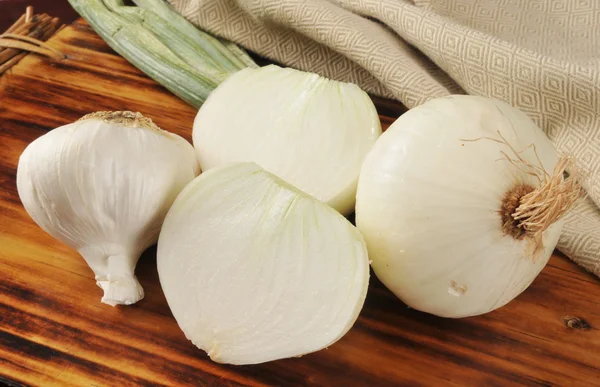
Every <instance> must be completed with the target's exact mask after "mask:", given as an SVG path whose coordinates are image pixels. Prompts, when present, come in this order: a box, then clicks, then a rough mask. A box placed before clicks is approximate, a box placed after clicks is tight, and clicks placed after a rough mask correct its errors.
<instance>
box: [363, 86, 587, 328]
mask: <svg viewBox="0 0 600 387" xmlns="http://www.w3.org/2000/svg"><path fill="white" fill-rule="evenodd" d="M572 167H573V166H572V163H571V160H570V159H569V158H568V157H565V156H563V157H560V158H559V157H558V155H557V152H556V150H555V149H554V147H553V145H552V144H551V143H550V141H549V140H548V138H547V137H546V135H545V134H544V132H543V131H542V130H541V129H540V128H539V127H537V126H536V125H535V123H534V122H533V121H532V120H531V119H529V118H528V117H527V116H526V115H525V114H524V113H522V112H521V111H519V110H517V109H515V108H513V107H512V106H510V105H508V104H505V103H503V102H500V101H496V100H493V99H488V98H483V97H475V96H450V97H445V98H439V99H435V100H431V101H429V102H427V103H425V104H423V105H421V106H419V107H416V108H414V109H412V110H410V111H408V112H407V113H406V114H404V115H403V116H401V117H400V118H399V119H398V120H397V121H396V122H394V124H393V125H392V126H391V127H390V128H389V129H388V130H387V132H385V133H384V134H383V135H382V136H381V137H380V139H379V140H378V142H377V143H376V144H375V146H374V147H373V149H372V151H371V152H370V153H369V155H368V156H367V159H366V160H365V163H364V165H363V167H362V171H361V175H360V179H359V184H358V192H357V203H356V223H357V227H358V228H359V230H360V231H361V232H362V234H363V236H364V238H365V241H366V242H367V247H368V249H369V256H370V258H371V259H372V260H373V263H372V266H373V270H374V271H375V273H376V275H377V277H378V278H379V279H380V280H381V281H382V282H383V283H384V284H385V285H386V286H387V287H388V288H389V289H390V290H391V291H392V292H394V293H395V294H396V295H397V296H398V297H399V298H401V299H402V300H403V301H404V302H406V303H407V304H408V305H409V306H411V307H413V308H415V309H418V310H421V311H424V312H429V313H432V314H435V315H439V316H444V317H465V316H471V315H478V314H482V313H486V312H489V311H491V310H494V309H496V308H498V307H501V306H503V305H505V304H506V303H508V302H509V301H511V300H512V299H513V298H515V297H516V296H517V295H519V294H520V293H521V292H522V291H523V290H525V289H526V288H527V287H528V286H529V284H531V282H532V281H533V280H534V279H535V277H536V276H537V275H538V273H539V272H540V271H541V270H542V268H543V267H544V265H545V264H546V262H547V261H548V259H549V257H550V255H551V254H552V251H553V250H554V248H555V246H556V244H557V241H558V238H559V236H560V233H561V229H562V226H563V220H562V217H563V215H564V214H565V213H566V212H567V211H568V210H569V209H570V208H571V207H572V206H573V204H574V202H575V201H576V200H577V199H578V198H579V197H580V196H581V193H582V190H581V187H580V186H579V184H578V182H577V176H576V171H575V170H573V169H572ZM567 168H571V175H570V176H569V177H567V178H563V173H564V172H565V169H567Z"/></svg>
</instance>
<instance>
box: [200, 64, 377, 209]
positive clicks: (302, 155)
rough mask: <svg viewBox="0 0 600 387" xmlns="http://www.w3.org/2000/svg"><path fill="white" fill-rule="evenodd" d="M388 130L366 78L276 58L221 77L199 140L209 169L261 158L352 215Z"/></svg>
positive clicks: (204, 109)
mask: <svg viewBox="0 0 600 387" xmlns="http://www.w3.org/2000/svg"><path fill="white" fill-rule="evenodd" d="M380 134H381V124H380V122H379V117H378V115H377V111H376V110H375V106H374V105H373V102H372V101H371V99H370V98H369V96H368V95H367V94H366V93H365V92H364V91H362V90H361V89H360V88H359V87H358V86H356V85H354V84H350V83H342V82H337V81H333V80H328V79H325V78H323V77H320V76H318V75H316V74H311V73H307V72H302V71H298V70H294V69H290V68H280V67H277V66H275V65H269V66H266V67H262V68H259V69H244V70H241V71H239V72H237V73H236V74H234V75H232V76H231V77H229V78H228V79H227V80H226V81H225V82H223V83H222V84H221V85H219V87H217V89H215V91H214V92H213V93H212V94H211V95H210V96H209V97H208V99H207V101H206V102H205V103H204V105H202V107H201V108H200V110H199V111H198V115H197V116H196V120H195V121H194V132H193V140H194V147H195V149H196V152H197V155H198V160H199V162H200V167H201V168H202V170H203V171H206V170H208V169H211V168H214V167H217V166H219V165H223V164H225V163H228V162H236V161H249V162H255V163H257V164H259V165H260V166H261V167H263V168H264V169H266V170H267V171H269V172H271V173H274V174H275V175H277V176H279V177H280V178H282V179H284V180H285V181H287V182H289V183H290V184H292V185H294V186H295V187H297V188H298V189H300V190H302V191H304V192H306V193H308V194H310V195H312V196H314V197H315V198H317V199H319V200H321V201H323V202H325V203H327V204H329V205H330V206H332V207H333V208H335V209H336V210H338V211H339V212H341V213H342V214H344V215H347V214H348V213H351V212H352V211H353V210H354V202H355V196H356V184H357V181H358V174H359V172H360V166H361V165H362V162H363V160H364V158H365V156H366V154H367V153H368V151H369V150H370V149H371V147H372V146H373V144H374V143H375V140H377V138H378V137H379V135H380Z"/></svg>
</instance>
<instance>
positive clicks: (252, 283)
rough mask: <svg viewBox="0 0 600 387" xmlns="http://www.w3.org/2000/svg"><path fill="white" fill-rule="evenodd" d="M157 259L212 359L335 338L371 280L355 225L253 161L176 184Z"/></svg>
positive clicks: (183, 323)
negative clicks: (177, 192)
mask: <svg viewBox="0 0 600 387" xmlns="http://www.w3.org/2000/svg"><path fill="white" fill-rule="evenodd" d="M157 261H158V273H159V277H160V283H161V286H162V289H163V291H164V293H165V296H166V298H167V301H168V303H169V307H170V308H171V311H172V312H173V315H174V316H175V319H176V320H177V323H178V324H179V327H180V328H181V329H182V330H183V332H184V333H185V335H186V337H187V338H188V339H189V340H191V341H192V342H193V343H194V344H195V345H196V346H198V347H200V348H201V349H204V350H205V351H207V352H208V355H209V356H210V357H211V359H212V360H214V361H216V362H219V363H232V364H255V363H262V362H266V361H270V360H276V359H282V358H287V357H293V356H300V355H303V354H307V353H310V352H314V351H317V350H320V349H322V348H325V347H327V346H329V345H331V344H333V343H334V342H336V341H337V340H338V339H340V338H341V337H342V336H343V335H344V334H345V333H346V332H347V331H348V330H349V329H350V328H351V327H352V325H353V324H354V321H355V320H356V318H357V317H358V314H359V312H360V310H361V308H362V305H363V303H364V300H365V296H366V293H367V287H368V282H369V262H368V258H367V250H366V246H365V244H364V241H363V239H362V237H361V235H360V233H359V232H358V230H356V228H355V227H354V226H353V225H352V224H351V223H350V222H349V221H348V220H347V219H345V218H344V217H343V216H341V215H340V214H339V213H337V212H336V211H335V210H333V209H332V208H331V207H329V206H327V205H325V204H323V203H322V202H320V201H319V200H317V199H315V198H313V197H311V196H309V195H307V194H305V193H303V192H301V191H299V190H298V189H296V188H295V187H293V186H291V185H289V184H288V183H286V182H284V181H283V180H281V179H280V178H278V177H276V176H275V175H273V174H271V173H269V172H267V171H265V170H263V169H262V168H260V167H259V166H258V165H256V164H254V163H234V164H231V165H226V166H223V167H218V168H214V169H211V170H209V171H207V172H204V173H203V174H202V175H200V176H199V177H198V178H196V179H195V180H194V181H192V182H191V183H190V184H189V185H188V186H187V187H186V188H185V189H184V190H183V191H182V192H181V194H180V195H179V196H178V197H177V199H176V200H175V202H174V204H173V206H172V207H171V209H170V210H169V213H168V215H167V217H166V219H165V222H164V224H163V228H162V231H161V233H160V238H159V241H158V252H157Z"/></svg>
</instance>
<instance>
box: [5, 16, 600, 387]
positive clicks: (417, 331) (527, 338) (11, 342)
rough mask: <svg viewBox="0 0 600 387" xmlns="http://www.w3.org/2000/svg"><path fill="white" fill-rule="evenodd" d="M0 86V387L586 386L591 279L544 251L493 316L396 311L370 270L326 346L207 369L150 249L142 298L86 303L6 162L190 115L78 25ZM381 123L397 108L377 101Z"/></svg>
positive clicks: (599, 312) (85, 288)
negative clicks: (117, 129) (110, 130)
mask: <svg viewBox="0 0 600 387" xmlns="http://www.w3.org/2000/svg"><path fill="white" fill-rule="evenodd" d="M50 44H51V45H53V46H54V47H56V48H58V49H59V50H61V51H63V52H64V53H66V54H67V55H68V59H66V60H64V61H62V62H59V63H50V62H48V61H47V60H45V59H41V58H39V57H37V56H35V55H29V56H27V57H26V58H25V59H24V60H22V61H21V62H20V63H19V64H18V65H17V66H16V67H14V68H13V69H12V71H10V72H9V73H7V74H6V75H4V76H3V77H0V184H1V187H2V190H1V191H0V273H1V274H0V276H1V277H0V278H1V281H0V381H1V382H4V383H6V384H8V385H21V384H25V385H36V386H129V385H144V386H148V385H194V386H266V385H269V386H303V385H313V386H341V387H345V386H392V385H406V386H417V385H423V386H443V385H450V386H465V385H471V386H506V385H517V384H520V385H544V386H546V385H557V386H571V385H572V386H586V385H590V386H592V385H596V386H598V385H600V332H599V331H598V329H597V328H596V327H600V283H599V281H598V280H597V279H596V278H595V277H592V276H591V275H589V274H586V273H584V272H583V271H582V270H580V269H579V268H578V267H577V266H576V265H574V264H573V263H571V262H570V261H568V260H567V259H566V258H564V257H561V256H559V255H555V256H553V257H552V259H551V260H550V263H549V265H548V266H547V267H546V268H545V269H544V271H543V272H542V274H541V275H540V276H539V277H538V278H537V279H536V280H535V282H534V283H533V285H532V286H531V287H530V288H529V289H527V290H526V291H525V292H524V293H523V294H522V295H521V296H519V297H518V298H517V299H516V300H515V301H513V302H512V303H510V304H509V305H508V306H506V307H504V308H501V309H500V310H497V311H495V312H492V313H489V314H487V315H484V316H480V317H473V318H467V319H461V320H450V319H442V318H436V317H433V316H430V315H426V314H423V313H419V312H416V311H414V310H411V309H409V308H407V307H406V306H405V305H404V304H403V303H402V302H400V301H399V300H398V299H397V298H396V297H394V296H393V295H392V293H390V292H389V291H388V290H386V289H385V288H384V287H383V286H382V285H381V283H380V282H378V281H377V280H376V278H375V277H374V276H372V281H371V286H370V290H369V294H368V296H367V301H366V305H365V308H364V310H363V311H362V313H361V315H360V318H359V319H358V321H357V323H356V325H355V326H354V327H353V328H352V330H350V332H349V333H348V334H347V335H346V336H345V337H343V338H342V339H341V340H340V341H339V342H337V343H336V344H334V345H333V346H331V347H330V348H329V349H327V350H323V351H320V352H317V353H314V354H310V355H306V356H304V357H302V358H295V359H287V360H281V361H276V362H271V363H267V364H261V365H254V366H225V365H219V364H216V363H213V362H212V361H210V360H209V359H208V357H207V356H206V354H205V353H204V352H202V351H201V350H199V349H197V348H196V347H194V346H193V345H192V344H191V343H190V342H188V341H187V340H186V339H185V337H184V335H183V333H182V332H181V331H180V330H179V328H178V327H177V324H176V323H175V320H174V319H173V317H172V315H171V312H170V311H169V308H168V306H167V303H166V301H165V298H164V295H163V293H162V291H161V288H160V285H159V281H158V275H157V272H156V257H155V249H154V248H151V249H150V250H149V251H147V252H146V253H145V254H144V255H143V256H142V258H141V260H140V262H139V265H138V268H137V274H138V277H139V280H140V282H141V284H142V286H143V287H144V289H145V290H146V298H145V299H144V300H142V301H141V302H139V303H138V304H136V305H133V306H128V307H115V308H113V307H110V306H108V305H104V304H101V303H100V297H101V290H100V289H99V288H98V287H96V285H95V283H94V277H93V274H92V271H91V270H90V269H89V268H88V267H87V266H86V264H85V262H84V261H83V259H82V258H81V257H79V255H78V254H77V253H76V252H75V251H73V250H71V249H70V248H67V247H66V246H64V245H62V244H61V243H59V242H57V241H55V240H54V239H52V238H51V237H50V236H48V235H47V234H46V233H44V232H43V231H42V230H41V229H40V228H38V227H37V226H36V225H35V224H34V222H33V221H32V220H31V219H30V218H29V217H28V215H27V214H26V212H25V210H24V209H23V207H22V205H21V202H20V201H19V197H18V195H17V190H16V187H15V174H16V167H17V161H18V157H19V155H20V154H21V152H22V151H23V149H24V148H25V146H27V144H28V143H30V142H31V141H33V140H34V139H35V138H37V137H39V136H40V135H42V134H44V133H46V132H47V131H49V130H51V129H53V128H55V127H58V126H60V125H64V124H66V123H69V122H72V121H74V120H76V119H77V118H79V117H81V116H82V115H84V114H86V113H89V112H92V111H97V110H133V111H140V112H142V113H144V114H145V115H147V116H149V117H151V118H152V119H153V120H154V121H155V122H156V123H157V124H158V125H159V126H161V127H163V128H164V129H167V130H170V131H172V132H175V133H178V134H180V135H182V136H183V137H185V138H186V139H188V140H190V139H191V127H192V121H193V118H194V116H195V113H196V112H195V110H194V109H192V108H190V107H189V106H187V105H186V104H184V103H183V102H181V101H180V100H178V99H177V98H176V97H174V96H172V95H171V94H169V93H168V92H167V91H165V90H164V89H163V88H162V87H161V86H159V85H157V84H156V83H155V82H153V81H152V80H150V79H148V78H147V77H146V76H144V75H143V74H142V73H140V72H139V71H138V70H136V69H135V68H134V67H132V66H131V65H129V64H128V63H127V62H126V61H125V60H123V59H122V58H120V57H119V56H117V55H116V54H115V53H114V52H113V51H112V50H110V49H109V48H108V47H107V46H106V45H105V44H104V43H103V41H102V40H101V39H100V38H99V37H98V36H97V35H95V34H94V33H93V31H92V30H91V29H90V28H89V27H88V26H87V25H86V24H85V23H84V22H81V21H78V22H76V23H75V24H73V25H72V26H70V27H68V28H66V29H64V30H62V31H61V32H60V33H59V34H58V35H57V36H55V37H54V38H53V39H52V40H51V41H50ZM377 105H378V108H379V109H380V113H381V118H382V121H383V123H384V126H385V127H387V126H388V125H389V124H390V123H391V122H392V121H393V120H394V118H395V117H397V115H398V114H400V110H399V108H398V105H397V104H395V103H392V102H389V101H388V102H385V101H380V100H378V101H377Z"/></svg>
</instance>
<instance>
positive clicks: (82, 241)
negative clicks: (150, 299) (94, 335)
mask: <svg viewBox="0 0 600 387" xmlns="http://www.w3.org/2000/svg"><path fill="white" fill-rule="evenodd" d="M198 173H199V168H198V164H197V161H196V159H195V154H194V150H193V148H192V146H191V145H190V144H189V143H188V142H187V141H185V140H184V139H183V138H181V137H179V136H177V135H175V134H171V133H169V132H166V131H164V130H162V129H159V128H158V127H157V126H156V125H155V124H154V123H152V121H151V120H150V119H148V118H145V117H143V116H142V115H141V114H139V113H137V114H136V113H132V112H112V113H111V112H97V113H92V114H89V115H87V116H85V117H83V118H81V119H80V120H78V121H76V122H74V123H71V124H68V125H65V126H61V127H59V128H57V129H54V130H52V131H50V132H48V133H46V134H45V135H43V136H41V137H40V138H38V139H36V140H35V141H33V142H32V143H31V144H29V146H27V148H26V149H25V151H24V152H23V154H22V155H21V157H20V159H19V165H18V169H17V188H18V191H19V196H20V198H21V201H22V202H23V205H24V206H25V209H26V210H27V212H28V213H29V215H30V216H31V218H32V219H33V220H34V221H35V222H36V223H37V224H38V225H39V226H40V227H41V228H42V229H44V230H45V231H46V232H48V233H49V234H50V235H52V236H53V237H54V238H56V239H58V240H60V241H62V242H63V243H65V244H67V245H68V246H70V247H72V248H74V249H76V250H77V251H78V252H79V253H80V254H81V255H82V256H83V258H85V260H86V262H87V264H88V265H89V266H90V268H91V269H92V270H93V271H94V274H95V277H96V281H97V282H96V283H97V284H98V286H99V287H101V288H102V289H103V290H104V297H103V298H102V302H104V303H106V304H109V305H116V304H127V305H128V304H132V303H135V302H137V301H139V300H140V299H142V298H143V296H144V292H143V289H142V287H141V286H140V284H139V282H138V280H137V279H136V277H135V275H134V269H135V265H136V263H137V261H138V259H139V256H140V254H141V253H142V252H143V251H144V250H145V249H146V248H148V247H149V246H150V245H152V244H154V243H155V242H156V240H157V239H158V234H159V231H160V227H161V224H162V221H163V219H164V217H165V215H166V213H167V211H168V209H169V207H170V205H171V203H172V202H173V200H175V197H176V196H177V194H178V193H179V191H181V190H182V189H183V187H185V185H186V184H187V183H189V182H190V181H191V180H192V179H193V178H194V177H195V176H197V175H198Z"/></svg>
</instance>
